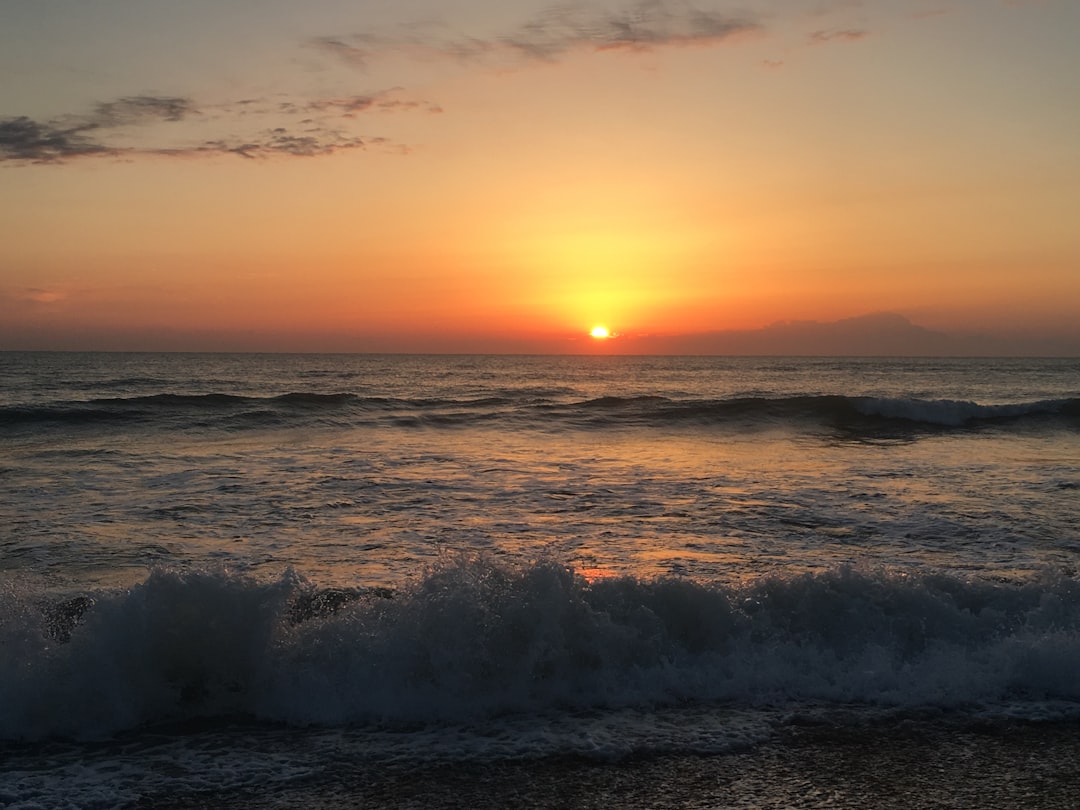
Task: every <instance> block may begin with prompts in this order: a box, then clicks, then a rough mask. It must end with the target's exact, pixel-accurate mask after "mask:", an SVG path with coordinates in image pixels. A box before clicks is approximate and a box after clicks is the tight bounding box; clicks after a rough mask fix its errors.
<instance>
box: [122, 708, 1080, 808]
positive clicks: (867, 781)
mask: <svg viewBox="0 0 1080 810" xmlns="http://www.w3.org/2000/svg"><path fill="white" fill-rule="evenodd" d="M1078 763H1080V724H1078V723H1038V724H1034V723H1018V722H1016V723H1013V722H1010V723H1000V722H998V723H986V724H983V725H967V726H965V727H963V728H957V727H956V726H953V725H950V724H948V723H934V722H925V721H918V722H912V721H899V722H892V723H888V724H882V725H878V726H875V727H870V728H865V727H864V728H857V729H852V728H843V729H838V728H837V727H835V726H827V727H825V726H814V725H806V726H794V727H789V728H788V729H787V730H785V731H784V732H783V733H782V735H780V736H778V737H777V738H776V739H774V740H772V741H770V742H768V743H764V744H761V745H758V746H754V747H753V748H750V749H746V750H743V751H739V752H733V753H728V754H721V755H715V756H685V755H684V756H674V755H664V756H649V757H631V758H628V759H624V760H621V761H619V762H616V763H605V762H596V761H590V760H587V759H582V758H548V759H542V760H528V761H517V762H506V761H501V762H495V763H482V764H481V763H470V764H462V763H453V764H444V765H438V766H427V767H422V768H398V767H385V766H384V767H379V768H372V767H365V766H363V765H361V764H357V765H356V766H355V767H350V766H348V765H343V766H341V767H334V768H332V769H330V770H329V771H328V772H324V773H322V774H320V775H319V776H317V777H313V778H310V779H307V780H304V781H303V782H299V783H293V784H291V785H288V786H286V787H285V788H283V789H282V788H280V787H279V788H275V789H274V791H273V792H271V791H270V790H269V789H268V790H266V791H265V792H260V791H259V790H244V791H235V792H232V791H230V792H228V793H217V794H214V795H204V796H188V797H172V798H171V799H165V798H163V797H160V796H159V797H156V798H154V799H151V798H150V797H147V799H146V800H145V801H143V802H139V803H136V804H135V805H133V806H134V807H140V808H142V807H147V808H148V807H155V808H177V810H179V809H180V808H196V807H199V808H212V807H226V806H228V807H242V808H256V807H258V808H286V807H307V808H342V807H358V808H418V809H419V808H425V809H427V808H461V807H464V808H471V810H486V808H492V809H494V808H511V807H521V808H526V807H527V808H582V809H583V810H584V809H585V808H588V809H589V810H593V809H595V810H615V808H692V809H693V808H853V809H854V808H859V809H860V810H863V809H864V808H878V809H879V810H891V809H892V808H896V809H897V810H901V809H902V810H918V809H920V808H981V810H999V809H1000V810H1004V809H1005V808H1009V809H1010V810H1011V809H1012V808H1047V809H1048V810H1049V809H1051V808H1069V809H1070V810H1071V809H1072V808H1076V807H1077V806H1078V803H1080V768H1078Z"/></svg>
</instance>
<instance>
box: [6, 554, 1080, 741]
mask: <svg viewBox="0 0 1080 810" xmlns="http://www.w3.org/2000/svg"><path fill="white" fill-rule="evenodd" d="M0 649H2V650H3V655H2V656H0V738H4V739H23V740H27V739H45V738H49V737H55V736H61V737H74V738H95V737H102V736H107V735H109V734H112V733H115V732H118V731H121V730H124V729H131V728H138V727H142V726H145V725H147V724H155V723H162V722H171V721H177V720H186V719H192V718H213V717H231V716H248V717H252V718H257V719H260V720H267V721H273V722H284V723H289V724H296V725H325V726H339V725H346V724H374V725H377V726H378V727H382V728H395V727H409V726H410V725H415V724H417V723H421V724H427V723H442V722H456V723H460V722H470V721H474V720H482V719H485V718H492V717H497V716H506V715H511V714H514V713H521V712H549V713H550V712H560V711H580V710H593V709H616V708H626V707H650V706H672V705H688V704H694V703H706V702H718V701H719V702H723V703H725V704H726V705H729V706H735V707H739V706H745V707H762V706H780V707H785V706H787V707H797V706H799V705H803V704H807V703H818V704H820V703H822V702H824V703H828V704H837V705H841V704H843V705H851V704H860V705H870V706H880V707H901V708H916V707H937V708H949V709H954V710H959V711H966V710H968V709H970V708H971V707H982V708H985V707H987V706H991V707H992V706H994V705H1004V704H1011V705H1014V706H1015V705H1017V704H1020V705H1028V706H1031V707H1036V706H1041V707H1045V706H1046V705H1048V704H1049V703H1051V702H1054V703H1058V704H1067V705H1080V679H1078V678H1077V677H1076V673H1077V672H1080V580H1077V579H1075V578H1072V577H1070V576H1066V575H1064V574H1060V573H1056V574H1047V575H1045V576H1044V577H1042V578H1040V579H1037V580H1032V581H1021V582H1000V581H981V580H968V579H963V578H958V577H956V576H951V575H946V574H918V575H904V574H899V573H895V572H888V571H870V570H859V569H852V568H842V569H837V570H833V571H831V572H827V573H823V574H816V575H802V576H796V577H779V576H776V577H768V578H763V579H760V580H756V581H752V582H748V583H746V584H743V585H735V586H732V585H719V584H704V583H698V582H693V581H688V580H681V579H661V580H638V579H633V578H628V577H625V578H607V579H597V580H594V581H591V582H590V581H588V580H587V579H585V578H584V577H582V576H581V575H579V574H577V573H575V572H574V571H572V570H571V569H569V568H567V567H565V566H563V565H561V564H559V563H558V562H555V561H551V560H545V561H540V562H536V563H533V564H530V565H525V566H520V567H513V566H507V565H502V564H496V563H494V562H491V561H488V560H485V559H476V558H461V559H448V560H446V561H445V562H444V563H443V564H441V565H440V566H438V567H435V568H433V569H431V570H429V571H428V572H427V573H426V574H425V575H424V576H422V577H420V578H418V579H417V580H416V581H415V582H412V583H410V584H408V585H406V586H403V587H401V588H400V589H397V590H386V589H381V590H366V589H319V588H317V587H315V586H314V585H312V584H311V583H309V582H307V581H306V580H304V579H303V578H301V577H299V576H297V575H295V574H292V573H286V574H284V575H282V576H280V577H279V578H277V579H273V580H261V579H256V578H252V577H249V576H246V575H241V574H235V573H229V572H226V571H223V570H196V571H187V572H180V571H168V570H159V571H156V572H154V573H152V574H151V575H150V576H149V577H148V578H147V579H146V580H145V581H143V582H142V583H140V584H138V585H136V586H134V587H132V588H129V589H126V590H117V591H95V592H87V593H82V594H78V595H74V596H71V595H69V596H67V597H65V598H63V599H59V598H56V597H51V598H50V597H47V596H45V595H44V594H41V593H35V592H33V591H32V590H29V589H27V588H26V587H23V586H22V585H21V584H20V582H19V581H17V580H13V579H6V580H0ZM1041 710H1044V709H1041ZM1033 711H1034V709H1033Z"/></svg>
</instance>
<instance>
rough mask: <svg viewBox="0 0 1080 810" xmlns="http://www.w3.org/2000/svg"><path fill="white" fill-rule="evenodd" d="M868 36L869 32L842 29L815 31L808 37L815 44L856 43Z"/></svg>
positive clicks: (857, 29) (856, 29) (859, 29)
mask: <svg viewBox="0 0 1080 810" xmlns="http://www.w3.org/2000/svg"><path fill="white" fill-rule="evenodd" d="M868 36H870V32H869V31H864V30H862V29H861V28H842V29H835V28H834V29H831V30H827V31H815V32H814V33H812V34H811V35H810V41H811V42H815V43H824V42H856V41H858V40H860V39H865V38H866V37H868Z"/></svg>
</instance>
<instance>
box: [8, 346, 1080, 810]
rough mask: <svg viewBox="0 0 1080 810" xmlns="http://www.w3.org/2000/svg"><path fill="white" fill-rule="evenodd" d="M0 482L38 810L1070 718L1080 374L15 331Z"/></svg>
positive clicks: (29, 783)
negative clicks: (781, 732) (200, 348)
mask: <svg viewBox="0 0 1080 810" xmlns="http://www.w3.org/2000/svg"><path fill="white" fill-rule="evenodd" d="M0 493H2V496H0V740H2V741H3V742H0V746H2V751H0V753H2V754H3V756H0V803H5V802H6V803H8V804H11V805H13V806H19V805H20V804H23V805H25V806H64V805H65V803H66V804H68V805H70V806H103V807H105V806H115V805H122V804H124V803H132V802H139V801H143V802H151V803H153V802H154V801H155V797H158V799H160V798H162V797H165V796H172V797H176V796H178V795H180V796H202V795H223V794H221V792H222V791H233V794H232V796H233V800H234V803H235V800H236V796H237V795H239V794H237V793H236V791H241V792H242V791H244V790H248V789H254V788H253V787H252V786H256V785H258V786H265V785H267V784H271V783H280V784H282V785H297V784H308V783H311V784H316V783H324V782H326V781H327V780H328V779H330V778H331V776H329V774H331V773H337V772H339V771H340V769H341V768H342V767H343V764H342V763H346V762H347V763H349V767H350V768H353V769H355V768H361V767H369V766H370V767H375V765H377V764H380V765H379V766H380V767H383V766H385V765H386V764H387V763H394V764H395V766H396V767H405V768H412V767H416V766H417V765H418V764H419V763H431V762H453V763H459V764H460V763H465V764H466V765H470V764H471V765H475V763H478V762H484V763H490V762H504V763H505V762H517V761H521V760H523V759H524V760H528V761H536V762H540V761H544V762H550V761H552V760H551V758H552V757H564V756H587V757H591V758H597V759H599V760H604V761H620V760H623V759H625V758H626V757H627V756H635V757H639V756H657V755H665V754H678V755H694V756H698V755H704V754H722V753H723V752H726V751H734V750H742V748H744V747H745V746H748V745H752V744H755V743H757V742H760V741H762V740H767V739H769V738H770V737H772V736H775V735H776V734H777V731H778V729H783V728H785V727H790V725H791V724H792V723H793V722H794V723H803V722H806V718H808V717H813V718H815V719H814V722H816V723H817V722H821V723H827V724H831V725H832V726H835V727H837V728H841V729H843V728H847V727H852V726H857V725H859V724H860V723H865V722H866V718H868V717H880V716H882V715H883V714H885V715H888V714H890V713H891V714H895V713H897V712H902V713H909V714H910V713H916V714H918V713H925V712H934V713H938V714H939V715H940V714H941V713H945V715H947V716H948V717H950V718H960V720H961V721H962V722H968V721H974V720H976V719H986V718H1001V717H1006V718H1019V719H1022V720H1023V721H1025V722H1052V721H1060V720H1062V719H1066V720H1068V719H1070V718H1074V717H1076V716H1077V715H1078V712H1077V709H1080V579H1078V577H1077V573H1076V565H1077V560H1078V559H1080V508H1078V504H1080V361H1077V360H1068V359H1007V360H1005V359H998V360H995V359H978V360H972V359H836V358H820V359H819V358H688V357H679V358H662V357H615V356H573V357H531V356H530V357H507V356H491V357H479V356H426V357H418V356H374V355H251V354H249V355H215V354H205V355H185V354H93V353H73V354H60V353H57V354H53V353H6V354H0ZM335 768H336V769H338V770H337V771H335V770H334V769H335ZM305 780H306V781H305ZM320 780H322V781H321V782H320ZM215 792H216V793H215ZM354 798H355V797H354Z"/></svg>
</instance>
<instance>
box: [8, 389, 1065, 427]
mask: <svg viewBox="0 0 1080 810" xmlns="http://www.w3.org/2000/svg"><path fill="white" fill-rule="evenodd" d="M500 421H507V422H512V423H513V426H514V427H515V428H529V427H533V428H539V429H545V428H551V427H559V426H563V427H569V428H576V429H587V430H592V429H603V428H607V427H643V428H657V427H666V426H675V427H677V426H705V427H710V426H711V427H718V428H724V427H730V428H734V429H739V430H754V429H790V430H800V429H815V428H816V429H821V428H824V429H828V430H835V431H840V432H842V433H846V434H851V435H855V436H858V435H861V434H864V433H865V434H867V435H871V436H872V435H879V434H885V435H890V434H898V435H907V434H920V433H935V432H946V431H950V430H968V431H970V430H980V429H995V430H1007V429H1011V428H1021V427H1036V428H1044V429H1051V430H1055V429H1056V430H1077V429H1080V398H1063V399H1049V400H1039V401H1031V402H1019V403H1009V404H979V403H975V402H969V401H959V400H935V399H917V398H890V397H868V396H857V397H852V396H842V395H801V396H782V397H771V396H746V397H733V398H725V399H692V398H688V399H675V398H669V397H663V396H652V395H648V396H627V397H622V396H604V397H597V398H592V399H585V400H575V399H570V398H567V397H565V396H564V397H554V398H547V397H545V396H544V395H543V393H540V394H538V393H537V392H535V391H522V392H517V393H515V392H511V391H506V392H502V393H500V395H497V396H484V397H473V398H449V397H442V398H439V397H426V398H399V397H383V396H362V395H359V394H354V393H345V392H341V393H315V392H290V393H286V394H281V395H278V396H268V397H258V396H240V395H234V394H225V393H209V394H155V395H151V396H137V397H118V398H104V399H92V400H86V401H77V402H57V403H50V404H43V405H35V406H9V407H2V408H0V430H2V429H3V428H5V427H7V428H15V429H19V428H21V429H24V430H26V429H33V428H35V427H38V426H48V425H57V424H62V425H68V426H73V427H78V426H82V425H86V426H94V425H101V426H106V427H107V426H110V425H114V426H124V425H130V424H146V425H150V426H153V425H154V424H155V423H157V422H161V423H163V424H167V425H168V426H169V427H177V426H180V427H183V426H184V425H190V426H195V427H203V428H204V427H213V426H215V425H216V426H218V427H222V428H226V429H244V428H253V429H254V428H259V427H264V426H268V425H274V426H281V427H289V426H291V425H296V426H302V425H305V424H309V423H312V422H315V423H318V422H323V423H325V424H329V425H334V426H338V427H348V426H361V425H370V424H386V425H393V426H398V427H409V426H424V427H436V428H438V427H443V428H448V427H468V426H470V425H476V424H479V423H481V422H486V423H491V422H496V423H497V422H500Z"/></svg>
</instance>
